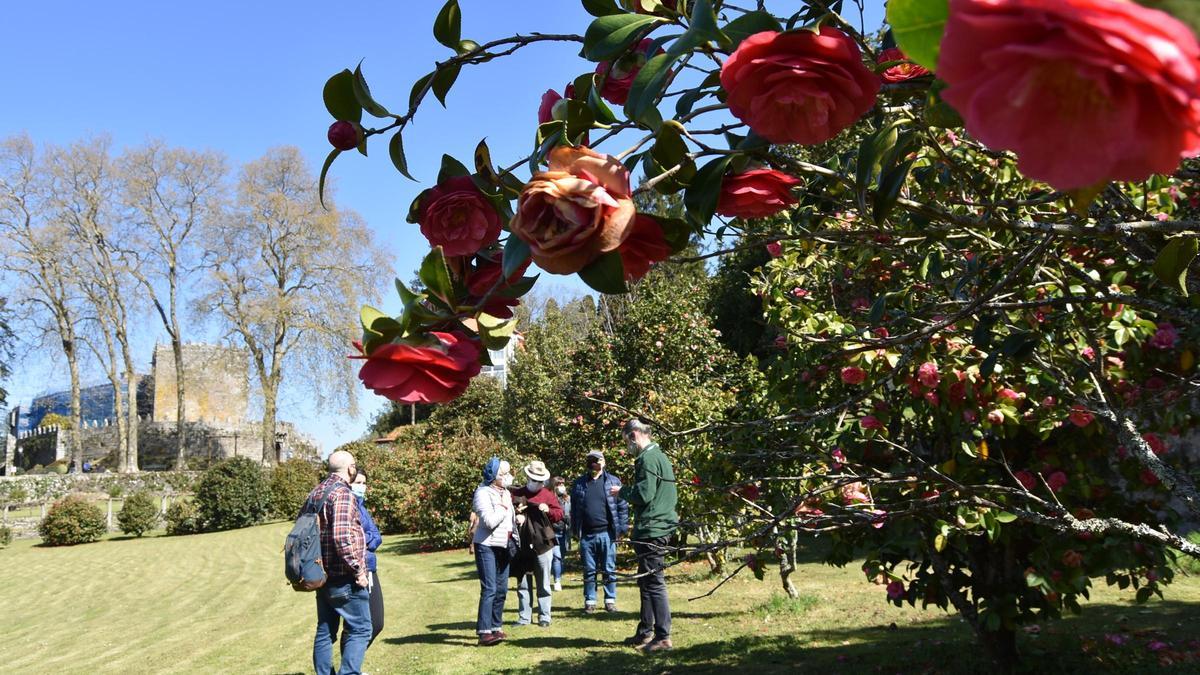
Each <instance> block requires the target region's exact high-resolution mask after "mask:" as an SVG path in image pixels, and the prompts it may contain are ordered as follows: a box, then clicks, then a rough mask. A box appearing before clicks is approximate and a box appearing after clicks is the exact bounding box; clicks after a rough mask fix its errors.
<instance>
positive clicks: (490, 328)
mask: <svg viewBox="0 0 1200 675" xmlns="http://www.w3.org/2000/svg"><path fill="white" fill-rule="evenodd" d="M476 322H477V323H478V325H479V338H480V340H481V341H482V342H483V346H484V347H487V348H488V349H504V347H505V345H507V344H508V340H509V338H511V337H512V336H513V333H514V332H516V330H517V320H516V319H515V318H514V319H500V318H497V317H494V316H492V315H491V314H480V315H479V316H478V317H476Z"/></svg>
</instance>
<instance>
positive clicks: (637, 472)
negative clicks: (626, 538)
mask: <svg viewBox="0 0 1200 675" xmlns="http://www.w3.org/2000/svg"><path fill="white" fill-rule="evenodd" d="M620 497H621V499H624V500H625V501H627V502H629V504H630V505H631V506H633V535H632V536H633V538H634V539H643V540H644V539H653V538H655V537H665V536H668V535H670V534H671V533H672V532H674V531H675V528H676V526H678V525H679V516H677V515H676V514H675V503H676V502H677V501H678V497H679V495H678V493H677V492H676V490H675V471H674V470H673V469H671V460H669V459H667V456H666V455H664V454H663V451H662V450H661V449H660V448H659V447H658V443H651V444H650V445H647V446H646V448H645V449H644V450H642V454H640V455H638V458H637V461H636V462H634V464H633V484H632V485H626V486H624V487H622V488H621V492H620Z"/></svg>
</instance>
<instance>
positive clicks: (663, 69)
mask: <svg viewBox="0 0 1200 675" xmlns="http://www.w3.org/2000/svg"><path fill="white" fill-rule="evenodd" d="M676 58H678V57H676V56H672V55H671V54H669V53H667V54H659V55H657V56H654V57H652V58H651V59H650V60H648V61H646V65H644V66H642V69H641V70H639V71H638V74H637V76H636V77H634V78H633V84H632V85H630V87H629V98H628V99H627V100H626V101H625V115H626V116H627V117H628V118H629V119H631V120H635V121H641V120H642V116H643V115H645V114H646V111H647V110H648V109H650V108H653V107H654V103H655V101H656V100H657V99H658V96H659V94H661V93H662V90H663V86H664V85H666V82H667V78H668V77H669V76H670V75H671V64H672V63H674V62H675V60H676Z"/></svg>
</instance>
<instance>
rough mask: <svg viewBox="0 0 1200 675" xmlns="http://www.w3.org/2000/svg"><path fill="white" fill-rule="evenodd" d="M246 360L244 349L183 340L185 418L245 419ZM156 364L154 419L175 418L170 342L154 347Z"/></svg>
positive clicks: (172, 356) (197, 419) (176, 401)
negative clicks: (190, 342)
mask: <svg viewBox="0 0 1200 675" xmlns="http://www.w3.org/2000/svg"><path fill="white" fill-rule="evenodd" d="M246 362H247V361H246V352H245V350H241V349H233V348H229V347H222V346H219V345H206V344H184V345H183V378H184V383H185V385H186V386H185V387H184V391H183V394H184V400H183V410H184V420H185V421H188V422H210V423H211V422H219V421H222V420H226V419H233V420H241V419H244V418H245V417H246V415H247V411H248V402H249V384H248V382H247V377H246ZM153 364H154V365H153V373H154V375H153V378H154V413H153V415H154V421H155V422H174V421H175V418H176V414H177V412H176V409H177V403H178V389H177V387H176V379H175V354H174V352H172V351H171V345H157V346H156V347H155V348H154V361H153Z"/></svg>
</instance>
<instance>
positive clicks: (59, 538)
mask: <svg viewBox="0 0 1200 675" xmlns="http://www.w3.org/2000/svg"><path fill="white" fill-rule="evenodd" d="M107 531H108V524H107V522H106V521H105V517H104V512H103V511H101V510H100V509H99V508H98V507H96V506H94V505H92V504H91V503H89V502H88V501H87V500H86V499H84V498H83V497H80V496H77V495H70V496H67V497H64V498H62V499H60V500H59V501H57V502H55V503H54V505H53V506H51V507H50V510H49V511H48V512H47V513H46V517H45V518H43V519H42V522H41V524H39V525H38V534H40V535H41V536H42V541H43V542H44V543H45V544H46V545H47V546H73V545H75V544H86V543H88V542H93V541H97V540H99V539H100V537H103V536H104V533H105V532H107Z"/></svg>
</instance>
